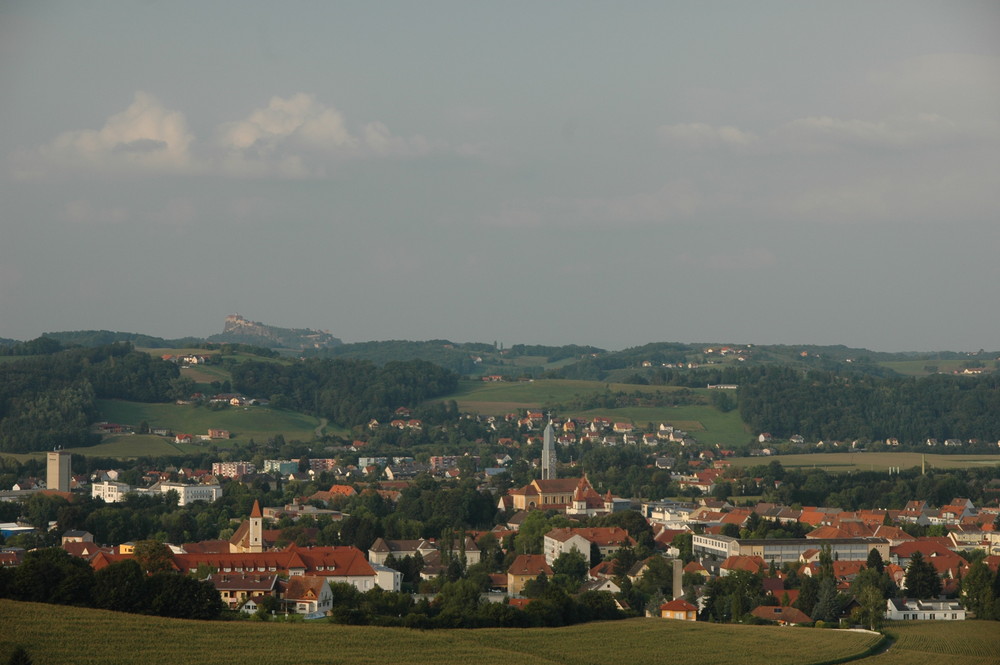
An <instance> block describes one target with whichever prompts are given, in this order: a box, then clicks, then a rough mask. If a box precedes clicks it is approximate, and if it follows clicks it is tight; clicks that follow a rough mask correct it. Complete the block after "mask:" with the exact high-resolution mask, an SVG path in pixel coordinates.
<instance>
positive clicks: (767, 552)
mask: <svg viewBox="0 0 1000 665" xmlns="http://www.w3.org/2000/svg"><path fill="white" fill-rule="evenodd" d="M823 546H828V547H829V548H830V554H831V556H833V558H834V559H835V560H839V561H864V560H865V559H867V558H868V554H869V553H870V552H871V551H872V550H873V549H874V550H878V553H879V554H881V555H882V560H883V561H888V560H889V541H888V540H886V539H885V538H775V539H754V538H733V537H731V536H723V535H710V534H695V535H694V536H692V537H691V548H692V550H693V551H694V554H695V556H698V557H700V558H702V559H704V558H706V557H709V556H712V557H714V559H715V560H716V561H724V560H725V559H726V558H727V557H731V556H759V557H760V558H762V559H764V561H766V562H768V563H770V562H772V561H773V562H774V563H775V564H777V565H779V566H780V565H781V564H783V563H795V562H798V561H800V559H801V556H802V554H803V552H805V551H806V550H810V549H817V550H818V549H820V548H822V547H823Z"/></svg>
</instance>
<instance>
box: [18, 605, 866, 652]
mask: <svg viewBox="0 0 1000 665" xmlns="http://www.w3.org/2000/svg"><path fill="white" fill-rule="evenodd" d="M0 626H2V627H3V629H2V630H0V659H2V660H4V661H5V660H6V659H7V654H8V653H9V652H10V651H11V650H12V649H13V648H14V646H15V645H18V644H20V645H24V646H25V647H27V648H28V650H29V652H30V654H31V656H32V658H33V659H34V662H35V663H36V664H37V665H42V664H44V663H79V664H81V665H86V664H91V663H92V664H94V665H115V664H117V663H136V662H142V663H144V664H148V665H158V664H160V663H163V664H164V665H166V664H170V665H186V664H188V663H190V664H192V665H195V664H197V665H202V664H204V663H213V664H216V663H218V664H226V663H232V664H233V665H236V664H242V663H247V662H250V663H269V664H272V665H281V664H283V663H289V664H292V663H294V664H296V665H298V664H308V663H316V664H320V663H323V664H329V663H352V664H354V663H372V664H379V665H381V664H382V663H392V664H393V665H408V664H411V663H412V664H413V665H426V664H427V663H435V665H468V664H469V663H474V664H475V665H511V664H512V663H523V664H525V665H528V664H531V665H534V664H536V663H540V664H548V663H552V664H563V665H577V664H579V665H584V664H590V663H594V664H599V665H609V664H617V663H623V664H627V665H654V664H656V665H660V664H661V663H664V662H697V663H699V665H725V664H729V663H744V664H746V665H758V664H759V665H786V664H787V665H808V664H809V663H819V662H831V661H833V660H836V659H844V660H847V659H850V658H852V657H857V656H860V655H862V654H863V653H865V652H866V651H867V650H868V649H869V648H871V647H872V646H874V645H875V644H877V643H878V640H879V638H878V636H875V635H872V634H869V633H860V632H844V631H834V630H813V629H806V628H800V629H797V628H775V627H763V626H736V625H733V626H725V625H716V624H702V623H699V624H691V623H685V622H680V621H669V620H666V619H631V620H628V621H616V622H609V623H592V624H583V625H578V626H570V627H567V628H536V629H483V630H439V631H415V630H407V629H401V628H374V627H367V626H339V625H333V624H329V623H326V622H316V623H309V624H305V623H256V622H237V623H220V622H212V623H200V622H196V621H183V620H178V619H160V618H154V617H143V616H136V615H129V614H119V613H114V612H106V611H101V610H84V609H77V608H70V607H62V606H57V605H37V604H33V603H15V602H13V601H9V600H0Z"/></svg>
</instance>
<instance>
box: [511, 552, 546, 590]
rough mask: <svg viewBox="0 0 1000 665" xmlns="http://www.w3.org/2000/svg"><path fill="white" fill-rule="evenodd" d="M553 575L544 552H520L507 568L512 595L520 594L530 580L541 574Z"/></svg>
mask: <svg viewBox="0 0 1000 665" xmlns="http://www.w3.org/2000/svg"><path fill="white" fill-rule="evenodd" d="M542 574H544V575H546V576H548V577H552V568H551V567H550V566H549V564H548V563H546V562H545V556H544V555H542V554H519V555H518V557H517V558H516V559H514V562H513V563H512V564H510V568H508V569H507V592H508V593H509V594H510V595H511V596H520V595H521V592H522V591H523V590H524V585H525V584H526V583H527V582H528V580H533V579H535V578H536V577H538V576H539V575H542Z"/></svg>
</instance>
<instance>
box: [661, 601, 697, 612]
mask: <svg viewBox="0 0 1000 665" xmlns="http://www.w3.org/2000/svg"><path fill="white" fill-rule="evenodd" d="M660 611H661V612H697V611H698V608H697V607H695V606H694V605H692V604H691V603H689V602H687V601H686V600H684V599H683V598H678V599H677V600H671V601H670V602H669V603H663V604H662V605H660Z"/></svg>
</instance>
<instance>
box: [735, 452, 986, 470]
mask: <svg viewBox="0 0 1000 665" xmlns="http://www.w3.org/2000/svg"><path fill="white" fill-rule="evenodd" d="M731 461H732V463H733V465H734V466H755V465H757V464H770V463H771V462H773V461H778V462H781V465H782V466H783V467H785V468H786V469H796V468H800V469H805V468H808V469H813V468H815V469H823V470H824V471H828V472H831V473H846V472H850V471H888V470H889V467H899V468H900V469H909V468H912V467H915V466H916V467H919V466H920V465H921V463H926V465H927V468H928V469H930V468H935V469H970V468H979V467H983V466H998V465H1000V455H925V454H923V453H850V452H843V453H806V454H803V455H773V456H771V457H735V458H732V460H731Z"/></svg>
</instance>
